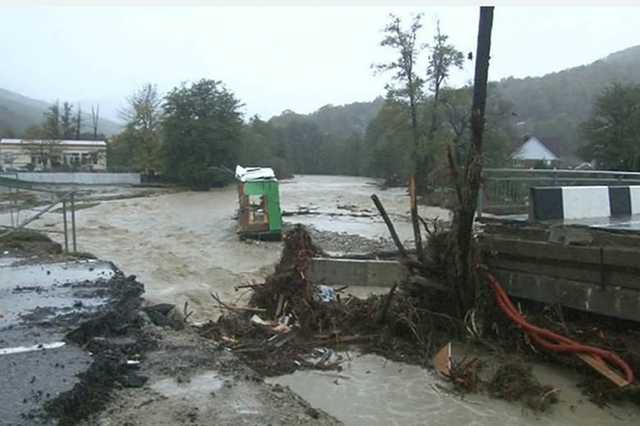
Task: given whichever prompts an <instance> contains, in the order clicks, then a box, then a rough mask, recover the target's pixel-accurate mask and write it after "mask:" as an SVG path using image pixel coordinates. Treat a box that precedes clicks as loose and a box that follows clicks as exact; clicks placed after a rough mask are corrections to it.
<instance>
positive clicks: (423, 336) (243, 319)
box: [201, 226, 463, 375]
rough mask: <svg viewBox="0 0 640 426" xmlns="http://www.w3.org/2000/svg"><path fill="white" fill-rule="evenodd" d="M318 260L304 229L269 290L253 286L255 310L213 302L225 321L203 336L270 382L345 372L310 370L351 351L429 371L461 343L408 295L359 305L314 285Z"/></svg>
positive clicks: (454, 330)
mask: <svg viewBox="0 0 640 426" xmlns="http://www.w3.org/2000/svg"><path fill="white" fill-rule="evenodd" d="M317 255H322V251H321V250H320V249H318V248H317V247H315V246H314V244H313V242H312V241H311V238H310V237H309V234H308V233H307V231H306V230H305V229H304V228H303V227H302V226H297V227H295V228H294V229H293V230H291V231H289V232H288V233H286V234H285V236H284V249H283V253H282V258H281V260H280V263H279V264H278V265H277V267H276V270H275V272H274V273H273V274H272V275H271V276H270V277H268V278H267V280H266V282H265V283H264V284H262V285H254V286H252V289H253V295H252V297H251V300H250V303H249V307H246V308H240V307H231V306H229V305H226V304H224V302H222V301H220V300H219V299H218V298H217V296H216V297H214V298H216V299H218V302H219V305H220V308H221V309H222V310H223V311H224V314H223V315H222V317H221V318H220V319H219V320H218V321H217V322H215V323H213V322H212V323H209V324H207V325H205V326H204V327H203V328H202V330H201V332H202V334H203V335H205V336H207V337H211V338H215V339H216V340H219V341H221V342H224V344H225V345H227V346H228V347H230V348H232V349H233V350H234V352H235V353H238V354H239V355H240V356H241V357H242V358H243V359H244V360H245V361H247V362H248V363H249V364H250V365H251V366H252V367H253V368H255V369H256V370H258V371H260V372H261V373H263V374H265V375H278V374H283V373H288V372H292V371H294V370H296V369H298V368H340V366H339V362H333V363H326V362H324V363H317V362H312V361H310V360H309V353H310V352H312V350H313V349H314V348H319V347H320V348H325V347H331V348H336V347H338V348H345V349H346V348H347V346H346V345H351V344H358V345H359V346H360V347H361V349H363V350H364V351H368V352H374V353H378V354H381V355H383V356H385V357H387V358H389V359H393V360H399V361H409V362H413V363H417V364H420V365H428V364H429V362H430V357H431V356H432V355H433V353H435V351H436V350H437V349H438V348H439V347H440V346H441V345H442V344H444V343H445V342H447V341H448V340H449V339H450V338H451V337H452V336H459V335H461V333H462V330H463V327H462V323H461V322H460V321H456V320H455V319H453V318H451V317H449V316H447V315H437V314H434V313H433V312H431V311H429V310H428V309H427V308H426V307H424V308H417V306H418V301H417V300H413V299H412V296H410V295H409V294H407V293H405V292H403V291H394V292H391V293H389V294H388V295H375V296H370V297H368V298H367V299H359V298H357V297H354V296H352V295H349V294H346V292H345V290H346V289H344V288H343V289H338V290H333V289H329V288H327V287H324V286H320V285H316V284H315V283H313V282H312V281H311V280H310V279H309V278H308V268H309V266H310V261H311V258H312V257H313V256H317ZM354 284H357V283H354Z"/></svg>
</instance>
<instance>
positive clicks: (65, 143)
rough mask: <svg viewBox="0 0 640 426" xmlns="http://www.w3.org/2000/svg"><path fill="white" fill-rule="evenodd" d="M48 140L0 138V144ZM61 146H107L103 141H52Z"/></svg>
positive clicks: (39, 143)
mask: <svg viewBox="0 0 640 426" xmlns="http://www.w3.org/2000/svg"><path fill="white" fill-rule="evenodd" d="M51 142H52V141H50V140H44V139H0V145H42V144H45V143H51ZM54 142H55V143H57V144H60V145H62V146H89V145H90V146H104V147H106V146H107V143H106V142H105V141H83V140H77V141H76V140H66V139H62V140H56V141H54Z"/></svg>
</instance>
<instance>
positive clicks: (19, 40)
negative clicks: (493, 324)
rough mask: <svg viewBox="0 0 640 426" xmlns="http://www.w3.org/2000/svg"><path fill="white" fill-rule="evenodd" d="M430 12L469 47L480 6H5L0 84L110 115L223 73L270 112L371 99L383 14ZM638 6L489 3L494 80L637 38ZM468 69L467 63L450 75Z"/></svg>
mask: <svg viewBox="0 0 640 426" xmlns="http://www.w3.org/2000/svg"><path fill="white" fill-rule="evenodd" d="M390 12H393V13H396V14H398V15H400V16H402V17H407V16H409V15H410V14H411V13H413V12H422V13H424V15H425V16H424V24H425V25H424V28H423V30H422V39H423V41H424V42H428V41H429V39H430V38H431V37H432V34H433V29H434V27H435V22H436V20H437V19H440V21H441V27H442V29H443V31H444V32H445V33H447V34H449V35H450V37H451V41H452V42H453V44H455V45H456V47H458V49H460V50H462V51H464V52H469V51H475V41H476V32H477V19H478V9H477V7H475V6H458V7H434V6H427V7H418V6H412V7H380V6H376V7H363V6H356V7H336V6H333V7H311V6H307V7H273V6H270V7H243V8H236V7H204V6H192V7H154V8H151V7H146V8H143V7H122V6H118V7H95V6H93V7H80V6H70V5H67V6H54V7H43V6H33V5H32V6H28V7H16V6H0V16H1V24H0V40H2V42H1V43H0V87H2V88H5V89H9V90H13V91H16V92H19V93H21V94H23V95H26V96H29V97H32V98H36V99H42V100H46V101H53V100H55V99H57V98H59V99H60V100H61V101H62V100H71V101H74V102H83V103H85V104H86V105H88V103H90V102H99V103H100V105H101V110H102V111H103V112H104V115H105V116H109V117H110V118H115V117H117V112H116V111H117V110H118V108H119V107H121V106H122V105H123V104H124V99H125V98H126V96H127V95H128V94H129V93H131V92H132V91H133V90H134V89H136V88H137V87H139V86H140V85H142V84H143V83H145V82H151V83H155V84H157V85H158V87H159V89H160V90H161V91H163V92H164V91H166V90H169V89H170V88H172V87H174V86H175V85H177V84H179V83H180V82H182V81H191V80H196V79H200V78H203V77H204V78H213V79H219V80H222V81H224V82H225V83H226V85H227V87H228V88H229V89H231V90H232V91H233V92H235V94H236V95H237V96H238V97H239V98H240V99H242V101H243V102H244V103H245V108H244V111H245V114H246V116H251V115H253V114H259V115H260V116H262V117H263V118H269V117H270V116H272V115H274V114H279V113H280V112H282V111H283V110H285V109H292V110H294V111H296V112H301V113H307V112H311V111H313V110H315V109H317V108H319V107H321V106H322V105H325V104H344V103H349V102H354V101H365V100H371V99H373V98H375V97H376V96H378V95H381V94H383V93H384V85H385V83H386V82H387V80H388V76H385V75H377V76H376V75H374V74H373V73H372V71H371V68H370V65H371V63H372V62H380V61H384V60H385V59H387V58H389V53H390V52H389V51H387V50H386V49H385V48H382V47H380V46H379V41H380V39H381V37H382V33H381V29H382V28H383V26H384V25H385V23H386V22H387V21H388V14H389V13H390ZM639 23H640V7H637V8H633V7H590V8H585V7H583V8H580V7H550V6H545V7H533V8H532V7H528V8H523V7H513V6H512V7H509V6H499V7H497V8H496V10H495V16H494V27H493V28H494V31H493V45H492V61H491V66H490V72H489V74H490V79H492V80H497V79H501V78H504V77H508V76H515V77H524V76H539V75H543V74H546V73H549V72H553V71H558V70H561V69H564V68H567V67H572V66H576V65H581V64H585V63H589V62H593V61H594V60H596V59H598V58H601V57H603V56H606V55H607V54H609V53H611V52H614V51H617V50H621V49H624V48H627V47H631V46H634V45H637V44H640V31H638V27H639ZM472 75H473V67H472V64H471V63H467V66H466V67H465V69H464V70H463V71H461V72H458V73H456V74H455V75H454V76H453V78H452V79H451V81H450V84H452V85H461V84H464V83H465V82H467V81H469V80H470V79H471V78H472Z"/></svg>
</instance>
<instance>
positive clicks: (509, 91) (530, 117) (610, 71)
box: [498, 46, 640, 150]
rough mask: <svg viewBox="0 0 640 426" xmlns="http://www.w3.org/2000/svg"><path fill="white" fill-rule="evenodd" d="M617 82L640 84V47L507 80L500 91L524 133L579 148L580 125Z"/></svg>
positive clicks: (503, 82)
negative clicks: (576, 64) (572, 65)
mask: <svg viewBox="0 0 640 426" xmlns="http://www.w3.org/2000/svg"><path fill="white" fill-rule="evenodd" d="M613 82H622V83H635V84H640V46H635V47H631V48H628V49H625V50H621V51H619V52H615V53H612V54H610V55H608V56H607V57H605V58H603V59H601V60H598V61H596V62H593V63H591V64H588V65H582V66H579V67H574V68H569V69H566V70H563V71H559V72H555V73H551V74H546V75H544V76H542V77H527V78H507V79H503V80H501V81H500V82H499V83H498V90H499V91H500V93H501V95H502V96H503V97H504V98H506V99H507V100H509V101H510V102H511V103H512V104H513V111H514V112H515V113H516V114H517V117H514V119H515V120H516V121H517V122H519V124H520V125H519V127H520V128H521V131H522V133H523V134H525V133H528V134H534V135H536V136H538V137H539V138H540V139H542V140H544V139H545V138H548V139H558V140H561V141H563V143H565V144H567V145H569V146H570V147H571V148H573V149H575V148H577V147H578V146H580V145H581V141H580V135H579V129H578V127H579V125H580V123H581V122H583V121H585V120H586V119H587V118H588V117H589V114H590V112H591V107H592V105H593V101H594V100H595V99H596V98H597V96H598V95H599V94H600V93H601V91H602V90H603V89H604V88H605V87H606V86H607V85H609V84H611V83H613ZM573 149H572V150H573Z"/></svg>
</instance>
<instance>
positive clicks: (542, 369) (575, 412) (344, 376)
mask: <svg viewBox="0 0 640 426" xmlns="http://www.w3.org/2000/svg"><path fill="white" fill-rule="evenodd" d="M352 356H353V358H352V361H349V362H346V363H344V364H343V367H344V369H343V371H340V372H331V371H316V370H305V371H297V372H295V373H294V374H291V375H288V376H283V377H277V378H273V379H269V380H268V381H269V382H271V383H279V384H281V385H283V386H289V387H290V388H291V389H292V390H293V391H294V392H296V393H297V394H299V395H300V396H302V397H303V398H304V399H306V400H307V401H309V403H311V405H313V406H315V407H317V408H320V409H323V410H325V411H326V412H328V413H329V414H332V415H333V416H335V417H337V418H338V419H340V420H341V421H343V422H344V423H345V425H352V426H378V425H379V426H384V425H397V426H405V425H430V426H439V425H442V426H454V425H523V426H528V425H545V426H546V425H578V424H579V425H582V426H592V425H593V426H596V425H631V424H637V422H638V418H639V417H638V416H639V415H640V411H639V410H638V409H637V407H634V406H630V405H623V406H620V407H615V408H606V409H601V408H599V407H597V406H595V405H594V404H592V403H591V402H589V401H587V400H586V398H585V397H584V396H582V395H581V394H580V393H579V390H578V389H577V388H576V387H575V383H577V382H578V380H579V377H577V376H574V375H572V374H569V373H567V372H566V371H564V370H560V369H555V368H551V367H549V366H542V365H537V366H535V367H534V374H535V375H536V377H538V378H539V380H540V381H542V382H543V383H545V384H550V385H552V386H554V387H556V388H559V389H560V394H559V397H560V400H561V401H562V402H561V403H560V404H556V405H554V406H552V408H551V409H550V410H548V411H547V412H544V413H539V414H536V413H533V412H531V411H528V410H526V409H525V408H523V406H522V405H519V404H518V403H509V402H506V401H501V400H495V399H489V398H488V397H487V396H484V395H466V396H465V397H464V398H462V397H460V396H457V395H454V394H452V393H450V392H448V391H446V389H445V385H446V383H445V382H443V381H442V380H440V379H439V378H438V377H437V376H436V375H435V373H433V372H431V371H428V370H425V369H423V368H420V367H417V366H414V365H408V364H403V363H397V362H393V361H389V360H386V359H385V358H382V357H379V356H377V355H358V354H352Z"/></svg>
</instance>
